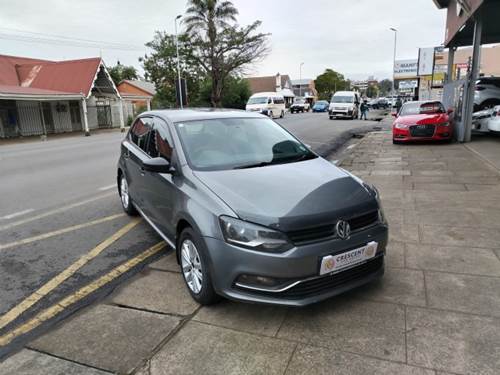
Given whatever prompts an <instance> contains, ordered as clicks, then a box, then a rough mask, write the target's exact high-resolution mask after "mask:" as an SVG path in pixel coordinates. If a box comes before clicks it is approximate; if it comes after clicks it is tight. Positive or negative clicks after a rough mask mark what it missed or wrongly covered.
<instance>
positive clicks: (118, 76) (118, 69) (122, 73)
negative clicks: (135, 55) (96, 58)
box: [108, 62, 139, 85]
mask: <svg viewBox="0 0 500 375" xmlns="http://www.w3.org/2000/svg"><path fill="white" fill-rule="evenodd" d="M108 73H109V75H110V76H111V79H112V80H113V82H114V83H115V85H118V84H119V83H120V82H121V81H123V80H124V79H130V80H133V79H138V78H139V76H138V74H137V70H136V69H135V68H134V67H133V66H127V65H122V64H120V62H118V63H117V64H116V65H115V66H112V67H110V68H108Z"/></svg>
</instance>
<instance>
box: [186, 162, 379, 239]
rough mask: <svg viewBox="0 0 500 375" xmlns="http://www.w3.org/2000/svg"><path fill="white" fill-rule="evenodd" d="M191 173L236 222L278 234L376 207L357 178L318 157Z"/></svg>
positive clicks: (351, 215)
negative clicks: (221, 201)
mask: <svg viewBox="0 0 500 375" xmlns="http://www.w3.org/2000/svg"><path fill="white" fill-rule="evenodd" d="M194 174H195V176H196V177H197V178H199V179H200V180H201V181H202V182H203V183H204V184H205V185H206V186H207V187H208V188H209V189H211V190H212V191H213V192H214V193H215V194H216V195H217V196H218V197H219V198H220V199H222V200H223V201H224V202H225V203H226V204H227V205H228V206H229V207H230V208H231V209H232V210H233V211H234V212H235V213H236V214H237V215H238V216H239V217H240V218H241V219H243V220H247V221H251V222H254V223H258V224H261V225H265V226H269V227H273V228H276V229H279V230H282V231H290V230H297V229H303V228H307V227H314V226H317V225H324V224H328V223H334V222H335V221H336V220H337V219H339V218H350V217H353V216H358V215H360V214H364V213H366V212H368V211H372V210H374V209H377V208H378V204H377V201H376V199H375V198H374V196H372V194H371V193H370V191H369V190H368V189H367V188H366V187H365V186H364V185H363V184H362V183H361V181H360V180H357V179H355V178H353V177H352V176H351V175H349V174H348V173H346V172H345V171H344V170H342V169H340V168H337V167H335V166H334V165H333V164H331V163H330V162H328V161H326V160H324V159H322V158H319V157H318V158H316V159H312V160H307V161H302V162H297V163H287V164H277V165H270V166H266V167H259V168H248V169H235V170H224V171H194Z"/></svg>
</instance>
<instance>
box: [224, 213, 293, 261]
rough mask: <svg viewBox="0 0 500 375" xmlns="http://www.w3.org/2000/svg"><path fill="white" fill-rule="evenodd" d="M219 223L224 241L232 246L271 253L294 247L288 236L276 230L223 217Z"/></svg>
mask: <svg viewBox="0 0 500 375" xmlns="http://www.w3.org/2000/svg"><path fill="white" fill-rule="evenodd" d="M219 221H220V226H221V229H222V234H223V236H224V240H225V241H226V242H228V243H230V244H234V245H237V246H242V247H246V248H249V249H253V250H258V251H266V252H271V253H281V252H284V251H286V250H288V249H291V248H292V247H293V245H292V243H291V242H290V241H289V240H288V238H287V237H286V235H285V234H284V233H281V232H278V231H276V230H273V229H270V228H267V227H263V226H261V225H257V224H252V223H249V222H247V221H243V220H239V219H236V218H234V217H229V216H221V217H220V218H219Z"/></svg>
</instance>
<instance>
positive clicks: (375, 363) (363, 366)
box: [286, 345, 434, 375]
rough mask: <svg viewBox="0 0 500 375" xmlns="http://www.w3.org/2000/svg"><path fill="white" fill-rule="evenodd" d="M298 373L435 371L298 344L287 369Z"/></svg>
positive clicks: (423, 374) (289, 374)
mask: <svg viewBox="0 0 500 375" xmlns="http://www.w3.org/2000/svg"><path fill="white" fill-rule="evenodd" d="M295 374H297V375H298V374H314V375H344V374H349V375H366V374H370V375H391V374H392V375H434V371H433V370H427V369H422V368H419V367H413V366H408V365H404V364H400V363H394V362H390V361H383V360H379V359H374V358H369V357H363V356H360V355H356V354H350V353H341V352H337V351H333V350H330V349H327V348H318V347H313V346H310V345H299V347H298V348H297V350H296V351H295V353H294V355H293V357H292V361H291V362H290V364H289V365H288V369H287V371H286V375H295Z"/></svg>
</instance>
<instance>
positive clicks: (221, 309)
mask: <svg viewBox="0 0 500 375" xmlns="http://www.w3.org/2000/svg"><path fill="white" fill-rule="evenodd" d="M286 311H287V309H286V308H285V307H279V306H277V307H275V306H266V305H249V304H245V303H238V302H232V301H228V300H224V301H221V302H220V303H218V304H216V305H213V306H205V307H203V308H202V309H200V310H199V311H198V312H197V313H196V315H195V317H194V318H193V320H196V321H199V322H204V323H209V324H213V325H217V326H221V327H226V328H232V329H236V330H238V331H245V332H249V333H255V334H260V335H265V336H275V335H276V333H278V330H279V328H280V326H281V324H282V323H283V320H284V319H285V314H286Z"/></svg>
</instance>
